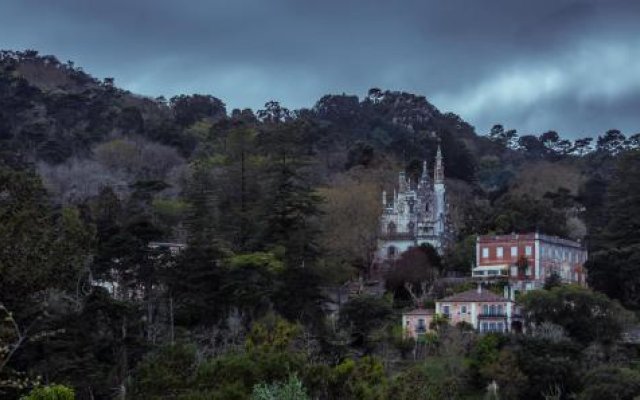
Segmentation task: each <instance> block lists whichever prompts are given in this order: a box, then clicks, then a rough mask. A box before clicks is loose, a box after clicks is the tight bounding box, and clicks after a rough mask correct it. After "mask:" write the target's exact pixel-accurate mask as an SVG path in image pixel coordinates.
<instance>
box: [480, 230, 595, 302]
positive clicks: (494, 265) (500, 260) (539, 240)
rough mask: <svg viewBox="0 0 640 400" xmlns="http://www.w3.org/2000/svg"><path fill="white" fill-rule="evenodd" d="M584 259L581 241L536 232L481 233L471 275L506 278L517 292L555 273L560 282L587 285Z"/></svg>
mask: <svg viewBox="0 0 640 400" xmlns="http://www.w3.org/2000/svg"><path fill="white" fill-rule="evenodd" d="M585 261H587V251H586V249H585V248H584V247H583V246H582V244H581V243H580V242H575V241H572V240H568V239H562V238H559V237H555V236H547V235H542V234H539V233H527V234H511V235H498V236H495V235H484V236H478V237H477V239H476V265H475V267H474V268H473V272H472V276H473V277H474V278H478V279H482V280H491V279H506V280H508V281H509V282H510V287H511V289H512V291H516V292H517V291H527V290H531V289H538V288H540V287H542V286H543V285H544V281H545V279H546V278H547V277H549V276H551V274H554V273H555V274H557V275H558V276H559V277H560V278H561V279H562V281H563V282H566V283H576V284H579V285H586V271H585V269H584V263H585ZM505 294H507V293H505ZM508 295H509V297H512V296H513V292H512V293H509V294H508Z"/></svg>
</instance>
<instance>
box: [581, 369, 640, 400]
mask: <svg viewBox="0 0 640 400" xmlns="http://www.w3.org/2000/svg"><path fill="white" fill-rule="evenodd" d="M612 396H614V397H613V398H615V399H617V400H633V399H637V398H638V397H637V396H640V372H638V371H636V370H633V369H629V368H624V367H615V366H603V367H600V368H597V369H595V370H593V371H589V372H588V373H587V374H586V376H585V377H584V389H583V390H582V392H580V394H579V395H578V399H580V400H597V399H607V398H612Z"/></svg>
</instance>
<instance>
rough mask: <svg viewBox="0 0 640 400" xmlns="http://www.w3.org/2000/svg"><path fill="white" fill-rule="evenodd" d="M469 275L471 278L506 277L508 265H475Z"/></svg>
mask: <svg viewBox="0 0 640 400" xmlns="http://www.w3.org/2000/svg"><path fill="white" fill-rule="evenodd" d="M471 276H472V277H473V278H484V279H487V278H508V277H509V267H508V265H506V264H501V265H487V266H482V267H475V268H474V269H473V270H472V272H471Z"/></svg>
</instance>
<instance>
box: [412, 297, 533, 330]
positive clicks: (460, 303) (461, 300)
mask: <svg viewBox="0 0 640 400" xmlns="http://www.w3.org/2000/svg"><path fill="white" fill-rule="evenodd" d="M436 315H439V316H443V317H446V318H447V319H448V320H449V323H450V324H451V325H457V324H458V323H461V322H464V323H467V324H469V325H470V326H472V327H473V328H474V329H476V330H477V331H478V332H480V333H488V332H511V331H516V332H520V331H521V330H522V320H521V316H520V311H519V309H518V307H517V306H516V304H515V302H514V301H513V300H510V299H508V298H505V297H503V296H499V295H497V294H495V293H493V292H491V291H489V290H486V289H483V288H482V285H478V288H477V289H473V290H468V291H466V292H461V293H456V294H454V295H451V296H448V297H445V298H443V299H440V300H437V301H436V307H435V309H421V308H418V309H415V310H411V311H408V312H405V313H404V314H402V326H403V329H404V336H405V337H411V338H418V337H419V336H420V335H424V334H426V333H427V332H429V331H431V327H430V325H431V322H432V321H433V320H434V317H435V316H436Z"/></svg>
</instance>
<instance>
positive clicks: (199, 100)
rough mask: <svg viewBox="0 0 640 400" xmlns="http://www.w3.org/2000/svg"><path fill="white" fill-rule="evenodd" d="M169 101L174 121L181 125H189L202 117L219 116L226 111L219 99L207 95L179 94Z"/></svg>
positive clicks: (223, 114)
mask: <svg viewBox="0 0 640 400" xmlns="http://www.w3.org/2000/svg"><path fill="white" fill-rule="evenodd" d="M169 102H170V104H171V108H172V109H173V112H174V113H175V117H176V122H177V123H178V124H179V125H182V126H189V125H191V124H193V123H195V122H197V121H199V120H201V119H203V118H221V117H224V116H225V115H226V112H227V111H226V108H225V105H224V103H223V102H222V101H221V100H220V99H217V98H215V97H213V96H209V95H201V94H194V95H191V96H186V95H180V96H175V97H172V98H171V100H170V101H169Z"/></svg>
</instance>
